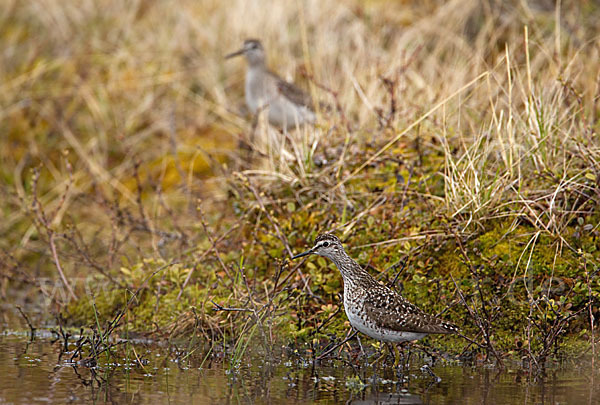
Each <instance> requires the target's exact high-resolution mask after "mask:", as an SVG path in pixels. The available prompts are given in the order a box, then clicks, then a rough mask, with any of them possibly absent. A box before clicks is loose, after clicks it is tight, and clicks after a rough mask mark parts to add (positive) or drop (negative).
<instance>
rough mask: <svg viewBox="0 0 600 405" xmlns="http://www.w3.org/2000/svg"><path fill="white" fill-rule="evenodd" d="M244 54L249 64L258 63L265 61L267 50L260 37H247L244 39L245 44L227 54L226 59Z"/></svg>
mask: <svg viewBox="0 0 600 405" xmlns="http://www.w3.org/2000/svg"><path fill="white" fill-rule="evenodd" d="M239 55H244V56H245V57H246V60H247V61H248V64H250V65H257V64H262V63H264V62H265V50H264V48H263V46H262V44H261V43H260V41H259V40H258V39H247V40H245V41H244V46H243V47H242V48H241V49H239V50H237V51H235V52H232V53H230V54H229V55H226V56H225V59H229V58H233V57H235V56H239Z"/></svg>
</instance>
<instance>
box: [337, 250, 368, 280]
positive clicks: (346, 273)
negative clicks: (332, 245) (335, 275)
mask: <svg viewBox="0 0 600 405" xmlns="http://www.w3.org/2000/svg"><path fill="white" fill-rule="evenodd" d="M332 261H333V263H334V264H335V265H336V267H337V268H338V270H339V271H340V273H341V274H342V278H343V279H344V286H346V287H351V286H354V285H356V284H357V283H360V282H363V283H364V282H367V283H370V282H371V281H374V279H373V277H372V276H371V275H370V274H369V273H368V272H367V271H366V270H365V269H363V268H362V267H361V266H360V265H359V264H358V263H357V262H356V261H355V260H354V259H352V258H351V257H350V256H348V255H347V254H344V255H342V256H337V257H335V258H332Z"/></svg>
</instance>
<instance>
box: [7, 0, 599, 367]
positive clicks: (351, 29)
mask: <svg viewBox="0 0 600 405" xmlns="http://www.w3.org/2000/svg"><path fill="white" fill-rule="evenodd" d="M209 3H210V2H209ZM321 3H322V5H321V7H320V8H319V9H320V10H321V11H320V12H317V11H316V10H312V9H308V8H306V9H305V8H303V6H302V5H299V4H297V5H294V6H293V7H291V6H289V5H284V4H283V3H281V4H280V3H274V4H273V5H272V7H271V10H272V12H271V13H269V15H265V14H264V13H260V12H259V10H258V9H256V7H258V6H251V5H248V10H246V8H247V7H239V8H236V7H230V6H229V5H225V4H221V3H219V2H214V4H212V6H209V5H206V4H205V5H203V7H201V8H200V9H199V8H198V7H197V6H196V5H195V3H194V2H192V1H187V0H186V1H182V2H180V3H179V4H178V7H177V9H175V8H172V7H169V6H167V5H166V4H163V3H162V2H139V3H136V6H135V7H133V8H135V9H134V10H131V9H129V8H127V9H124V7H125V6H124V5H123V4H122V2H119V1H110V0H109V1H107V2H106V7H103V8H102V10H100V9H98V8H96V6H94V5H93V4H92V3H90V4H86V5H82V7H78V8H77V10H75V9H74V8H73V7H72V5H68V4H66V3H65V4H63V3H54V4H52V6H50V7H49V10H48V13H46V14H44V15H48V16H54V17H53V18H50V17H48V19H45V18H43V17H42V16H40V13H38V12H37V11H36V7H37V6H36V5H35V3H27V2H16V3H13V4H12V5H10V6H8V7H7V8H6V9H5V12H4V13H3V16H2V17H0V18H2V19H3V20H4V22H6V23H7V24H6V29H5V30H3V33H2V34H0V36H1V37H2V40H3V41H4V42H5V44H6V46H5V47H4V48H5V49H6V50H7V51H6V52H5V53H4V54H3V55H2V56H0V59H2V63H0V65H2V66H4V68H3V70H2V72H0V74H1V76H2V83H4V85H3V91H2V92H1V95H0V99H1V100H2V105H3V106H4V107H3V114H2V120H3V123H4V125H3V128H4V129H3V132H4V136H2V137H0V144H2V145H3V146H4V147H3V148H2V149H1V150H0V154H1V155H2V160H3V162H4V164H3V165H2V167H1V168H0V176H2V178H3V179H4V180H5V181H4V182H3V184H2V185H1V186H0V192H1V193H2V196H3V198H2V199H1V203H0V204H1V205H0V206H1V207H2V211H3V212H4V213H5V221H4V223H3V224H2V225H0V235H1V238H0V248H1V251H2V253H1V256H0V257H1V263H2V266H3V267H4V269H5V270H4V272H3V275H2V278H1V279H0V290H1V291H2V295H3V297H4V298H5V299H7V300H14V299H16V298H15V296H14V293H13V291H35V292H36V295H39V294H37V293H38V292H40V291H41V292H42V300H41V302H40V303H41V304H44V305H42V306H41V308H42V316H47V317H48V318H51V317H52V316H53V315H56V314H58V313H60V315H61V317H62V319H64V320H65V322H67V323H68V324H70V325H73V326H78V327H79V326H88V327H91V328H94V329H96V330H98V329H103V328H104V329H105V330H106V329H110V330H111V331H113V330H114V331H117V332H118V333H121V334H122V335H125V334H126V333H133V332H135V333H143V334H147V335H149V336H153V337H159V338H165V339H170V338H175V337H183V338H186V339H190V337H193V339H196V338H198V341H204V342H221V341H222V342H225V343H228V344H229V347H231V348H232V349H231V356H232V359H234V360H235V361H239V359H240V358H241V357H242V356H243V354H244V352H245V349H246V347H247V346H248V345H250V344H252V345H259V346H260V347H262V348H263V349H264V350H265V351H267V352H268V351H269V350H270V348H272V347H273V344H274V343H275V342H278V343H283V344H286V345H288V347H290V348H291V347H296V348H302V349H301V350H303V353H306V355H307V356H308V355H311V356H313V357H314V358H318V356H319V353H321V354H322V353H324V352H325V351H326V349H330V348H331V347H332V345H331V343H332V341H334V342H341V341H342V340H344V338H345V337H346V336H350V330H349V325H348V322H347V319H346V318H345V316H344V314H343V310H342V307H343V305H342V302H341V299H340V294H341V292H342V288H343V286H342V280H341V277H340V275H339V274H338V272H337V270H336V269H335V268H334V266H333V265H332V264H331V263H328V262H327V261H325V260H324V259H323V258H310V259H309V260H306V261H302V262H297V263H296V262H293V263H291V262H289V261H288V260H289V258H290V257H291V256H292V255H293V254H294V253H297V252H299V251H301V250H303V249H305V248H306V247H307V246H308V245H310V244H311V243H312V241H313V239H314V237H315V236H316V235H317V234H318V233H320V232H323V231H332V232H335V233H336V234H337V235H338V236H339V237H340V238H341V239H342V240H343V241H344V243H346V247H347V249H348V251H349V253H350V254H351V255H352V256H353V257H355V258H356V260H357V261H358V262H359V263H360V264H361V265H363V266H365V268H367V270H369V271H370V272H371V274H373V275H374V276H376V277H377V278H378V279H379V280H380V281H381V282H383V283H388V284H390V285H394V286H395V288H397V289H399V290H401V291H402V294H403V295H404V296H405V297H406V298H407V299H408V300H410V301H412V302H414V303H417V304H418V305H419V306H420V307H421V308H423V309H424V310H425V311H427V312H431V313H435V314H439V315H440V316H441V317H443V318H445V319H447V320H448V321H451V322H453V323H455V324H457V325H459V326H460V327H461V329H462V331H463V333H464V334H465V335H466V336H467V337H469V339H470V340H464V339H463V338H461V337H458V336H444V337H441V338H440V337H437V338H433V337H432V338H429V340H427V341H426V342H427V346H428V348H429V349H428V350H430V349H431V350H440V351H443V352H447V353H450V355H451V356H453V357H454V358H459V359H463V360H473V361H475V360H478V359H480V358H481V357H482V356H483V357H484V358H485V359H489V360H490V361H496V362H498V363H502V362H503V361H504V360H505V359H506V358H507V357H511V356H512V357H514V358H517V359H520V360H523V361H526V362H527V363H528V364H531V365H533V366H537V367H543V364H544V363H545V362H546V361H547V360H548V359H550V358H561V357H564V356H567V355H569V356H573V355H575V354H578V355H579V354H582V353H587V352H590V351H591V352H593V353H594V354H596V351H595V350H596V343H597V341H598V331H597V330H596V329H597V328H596V324H595V320H596V319H598V316H599V315H600V305H599V302H600V274H599V269H600V239H599V237H598V235H599V232H600V225H599V223H600V210H599V205H600V164H599V163H598V162H599V161H600V145H599V141H598V135H597V134H598V129H599V121H598V118H597V117H598V112H599V109H598V104H597V102H598V97H599V90H598V71H600V58H599V57H598V48H597V46H595V45H594V43H595V42H594V41H593V39H594V38H597V37H598V35H599V34H600V32H599V31H598V25H597V21H598V18H600V8H598V7H597V6H596V5H594V4H593V2H587V3H586V4H585V7H581V8H580V7H578V6H577V5H572V4H563V3H560V2H559V3H557V5H556V7H557V8H556V9H554V8H549V9H545V8H544V6H539V7H538V6H536V7H533V6H531V5H529V4H528V3H527V2H517V1H514V2H513V1H510V2H502V3H499V2H491V3H490V4H487V3H486V5H483V4H480V2H475V1H472V2H466V3H465V2H461V4H458V3H456V4H454V3H448V4H446V5H434V4H429V3H425V4H420V5H418V6H416V5H415V6H414V7H412V8H408V7H405V6H404V5H403V3H402V4H397V5H389V4H383V3H380V2H377V1H373V2H361V1H351V2H350V5H341V4H338V2H335V1H324V2H321ZM261 7H263V6H261ZM298 7H300V9H297V8H298ZM238 9H239V10H238ZM242 9H244V10H246V11H244V12H242V11H241V10H242ZM208 10H210V11H208ZM226 10H227V16H228V17H227V18H228V20H229V21H233V22H235V21H238V22H241V21H244V22H245V24H236V23H232V24H228V25H227V27H224V26H223V25H222V24H221V23H220V19H219V18H215V16H216V15H219V13H223V14H222V15H225V14H224V13H225V12H226ZM324 10H327V12H324ZM230 12H232V13H233V14H232V13H230ZM246 13H249V14H246ZM407 13H408V14H407ZM250 15H252V18H249V17H250ZM298 15H301V16H302V17H301V18H296V17H297V16H298ZM188 16H193V18H192V17H188ZM557 16H559V17H560V18H557ZM254 17H255V18H254ZM55 20H56V21H61V22H62V23H61V24H60V27H61V28H60V29H54V28H53V27H54V22H53V21H55ZM198 21H200V22H202V24H198ZM242 27H243V28H242ZM282 27H288V28H286V29H285V30H286V31H285V35H284V34H283V32H282V29H283V28H282ZM225 32H227V35H225ZM247 32H255V33H256V34H255V35H257V34H258V33H260V34H261V40H262V41H263V43H264V44H265V46H266V47H268V48H269V49H271V48H272V49H273V52H269V54H272V55H274V56H275V57H277V56H278V55H281V54H282V52H286V56H288V57H286V58H283V57H282V56H280V57H279V58H276V59H274V60H273V61H271V63H272V64H273V65H274V66H279V67H280V69H278V70H279V71H283V72H285V69H286V68H287V69H288V71H287V72H286V73H284V74H287V75H288V76H293V75H295V76H298V77H297V80H296V82H298V81H299V82H302V81H304V84H305V86H306V87H307V88H308V89H309V90H310V92H311V93H312V94H313V96H314V97H315V98H318V99H320V100H323V101H326V103H327V104H328V106H329V108H323V109H322V111H318V114H319V115H320V118H319V120H318V124H317V125H316V126H315V127H304V128H299V129H298V130H295V131H289V132H288V131H279V130H277V129H276V128H272V127H270V126H269V125H266V124H265V123H264V122H263V120H261V119H260V117H259V118H258V119H256V120H251V119H248V120H246V119H245V118H246V117H245V115H244V111H243V109H241V108H238V107H239V106H240V105H242V104H243V101H242V99H243V95H242V92H243V89H242V87H243V86H242V85H241V82H242V80H241V77H242V75H241V70H240V66H238V65H236V64H235V63H233V64H226V63H225V62H224V60H223V58H222V56H223V55H222V54H224V53H225V52H222V51H223V50H224V49H225V50H228V49H234V48H235V47H236V45H237V44H238V43H239V38H240V37H242V36H244V35H246V33H247ZM115 33H118V34H115ZM66 38H68V39H69V40H68V41H66V42H65V39H66ZM278 52H279V53H278ZM9 54H10V55H9ZM290 61H297V62H291V63H290ZM294 67H296V68H295V69H294ZM27 295H28V297H27V299H31V296H32V295H33V293H29V294H27ZM115 320H118V322H115ZM103 325H110V328H105V327H104V326H103ZM193 339H192V341H194V340H193ZM372 345H373V347H379V346H378V345H377V343H374V342H372ZM235 361H233V362H232V364H233V363H235Z"/></svg>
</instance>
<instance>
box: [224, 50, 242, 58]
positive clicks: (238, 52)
mask: <svg viewBox="0 0 600 405" xmlns="http://www.w3.org/2000/svg"><path fill="white" fill-rule="evenodd" d="M243 53H244V50H243V49H240V50H239V51H235V52H232V53H230V54H227V55H225V59H229V58H233V57H235V56H239V55H241V54H243Z"/></svg>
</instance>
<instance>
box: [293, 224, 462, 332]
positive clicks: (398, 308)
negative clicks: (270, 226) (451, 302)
mask: <svg viewBox="0 0 600 405" xmlns="http://www.w3.org/2000/svg"><path fill="white" fill-rule="evenodd" d="M310 254H316V255H319V256H324V257H326V258H328V259H330V260H331V261H333V263H335V265H336V267H337V268H338V270H339V271H340V273H342V278H343V280H344V309H345V311H346V315H347V316H348V320H349V321H350V325H352V326H353V327H354V328H355V329H357V330H359V331H360V332H362V333H364V334H365V335H368V336H370V337H372V338H374V339H377V340H381V341H384V342H390V343H398V342H406V341H411V340H419V339H421V338H423V337H425V336H426V335H428V334H431V333H443V334H451V333H458V332H459V331H458V328H457V327H456V326H454V325H452V324H451V323H448V322H445V321H443V320H441V319H439V318H437V317H435V316H433V315H430V314H427V313H425V312H423V311H422V310H421V309H419V308H418V307H417V306H415V305H413V304H411V303H410V302H408V301H407V300H406V299H404V298H403V297H402V296H401V295H400V294H398V293H397V292H395V291H393V290H392V289H390V288H389V287H386V286H385V285H383V284H381V283H379V282H378V281H376V280H375V279H374V278H373V276H371V275H370V274H369V273H367V271H366V270H364V269H363V268H362V267H360V265H359V264H358V263H356V262H355V261H354V260H353V259H352V258H351V257H350V256H348V254H347V253H346V251H345V250H344V247H343V246H342V242H340V240H339V239H338V238H337V237H336V236H334V235H332V234H328V233H325V234H321V235H319V236H318V237H317V239H316V240H315V245H314V246H313V247H312V248H311V249H310V250H307V251H306V252H304V253H300V254H299V255H296V256H294V257H293V258H292V259H297V258H299V257H303V256H307V255H310Z"/></svg>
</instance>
